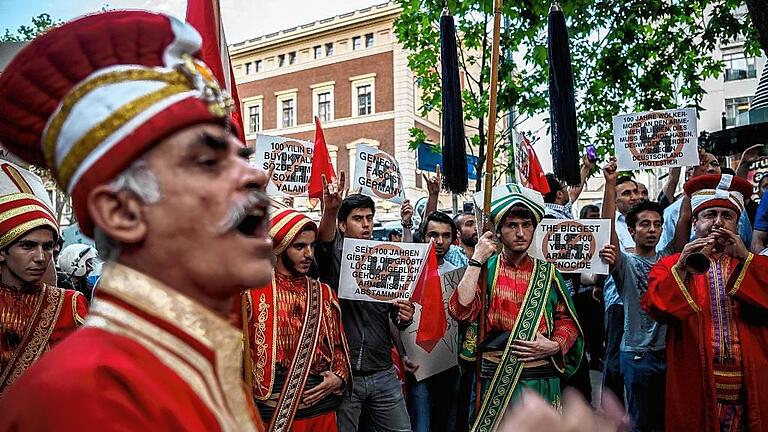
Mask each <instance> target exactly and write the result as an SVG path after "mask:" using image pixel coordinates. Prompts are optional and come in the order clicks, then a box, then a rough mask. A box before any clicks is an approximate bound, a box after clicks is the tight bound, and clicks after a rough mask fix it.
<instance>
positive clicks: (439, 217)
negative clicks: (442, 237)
mask: <svg viewBox="0 0 768 432" xmlns="http://www.w3.org/2000/svg"><path fill="white" fill-rule="evenodd" d="M430 222H437V223H442V224H448V225H450V227H451V240H452V241H453V240H456V231H457V230H456V224H455V223H453V219H452V218H451V217H450V216H448V215H447V214H446V213H443V212H441V211H439V210H437V211H433V212H432V213H430V214H429V215H428V216H427V219H425V220H424V226H423V227H422V228H421V235H422V236H423V237H424V239H425V240H426V238H427V226H428V225H429V223H430Z"/></svg>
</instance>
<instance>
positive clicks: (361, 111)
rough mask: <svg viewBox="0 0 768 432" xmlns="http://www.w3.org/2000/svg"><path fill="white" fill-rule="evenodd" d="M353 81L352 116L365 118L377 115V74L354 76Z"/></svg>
mask: <svg viewBox="0 0 768 432" xmlns="http://www.w3.org/2000/svg"><path fill="white" fill-rule="evenodd" d="M349 80H350V81H352V95H351V96H352V116H353V117H357V116H364V115H370V114H374V113H376V74H375V73H370V74H366V75H359V76H353V77H350V78H349Z"/></svg>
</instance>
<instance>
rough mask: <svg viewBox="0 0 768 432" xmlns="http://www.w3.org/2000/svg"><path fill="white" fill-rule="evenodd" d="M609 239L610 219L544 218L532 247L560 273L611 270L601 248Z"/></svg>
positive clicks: (535, 252) (606, 271)
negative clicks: (602, 256)
mask: <svg viewBox="0 0 768 432" xmlns="http://www.w3.org/2000/svg"><path fill="white" fill-rule="evenodd" d="M610 242H611V221H610V220H609V219H579V220H571V219H569V220H563V219H544V220H542V221H541V222H540V223H539V225H538V226H537V227H536V234H535V235H534V238H533V242H532V243H531V248H533V249H534V251H533V252H534V253H533V255H535V256H536V257H537V258H539V259H542V260H545V261H548V262H551V263H552V264H554V265H555V268H557V269H558V270H560V272H561V273H593V274H608V264H606V263H604V262H603V260H601V259H600V256H599V252H600V250H601V249H602V248H603V247H604V246H605V245H607V244H609V243H610Z"/></svg>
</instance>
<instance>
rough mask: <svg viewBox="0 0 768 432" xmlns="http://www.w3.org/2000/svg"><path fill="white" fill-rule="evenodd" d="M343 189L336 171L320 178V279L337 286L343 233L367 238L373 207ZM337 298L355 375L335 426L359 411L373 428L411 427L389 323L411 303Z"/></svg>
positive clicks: (344, 426) (354, 423) (399, 320)
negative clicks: (335, 177)
mask: <svg viewBox="0 0 768 432" xmlns="http://www.w3.org/2000/svg"><path fill="white" fill-rule="evenodd" d="M343 191H344V181H343V176H341V175H340V176H339V182H338V183H337V182H331V183H330V184H324V187H323V215H322V217H321V220H320V225H319V236H318V237H319V242H318V243H317V245H316V248H317V254H316V258H317V263H318V270H319V273H320V280H321V281H323V282H325V283H327V284H328V285H330V286H331V288H333V289H334V290H336V291H338V289H339V275H340V270H341V263H342V259H343V258H342V248H343V241H344V238H351V239H361V240H369V239H370V238H371V235H372V233H373V214H374V211H375V209H376V207H375V205H374V202H373V200H372V199H371V198H369V197H367V196H364V195H359V194H352V195H349V196H348V197H347V198H345V199H343V200H342V194H343ZM336 225H338V230H337V226H336ZM340 303H341V317H342V323H343V325H344V329H345V331H346V335H347V342H348V345H349V350H350V356H351V358H352V376H353V377H354V380H353V382H352V385H353V389H352V391H351V392H346V393H344V400H343V401H342V403H341V406H340V407H339V410H338V411H337V413H336V415H337V420H338V427H339V430H343V431H356V430H357V429H358V424H359V421H360V417H361V414H363V413H364V414H365V416H366V417H367V418H368V420H369V422H370V425H371V427H372V428H373V429H375V430H410V427H411V425H410V420H409V417H408V410H407V408H406V406H405V400H404V398H403V393H402V390H401V387H400V382H399V381H398V379H397V376H396V375H395V369H394V366H393V364H392V357H391V351H392V339H391V336H390V331H389V323H390V321H391V322H392V323H393V324H394V325H395V326H397V328H399V329H400V330H404V329H406V328H408V326H410V325H411V323H412V318H413V312H414V306H413V304H412V303H411V302H410V301H408V300H396V301H395V302H394V303H393V304H390V303H373V302H364V301H355V300H340Z"/></svg>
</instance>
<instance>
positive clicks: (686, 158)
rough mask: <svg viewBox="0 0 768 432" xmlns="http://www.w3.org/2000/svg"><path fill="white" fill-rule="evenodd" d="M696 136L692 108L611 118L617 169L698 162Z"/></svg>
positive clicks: (694, 112)
mask: <svg viewBox="0 0 768 432" xmlns="http://www.w3.org/2000/svg"><path fill="white" fill-rule="evenodd" d="M697 139H698V134H697V131H696V110H695V109H693V108H685V109H677V110H666V111H649V112H644V113H634V114H625V115H620V116H615V117H614V118H613V144H614V146H615V148H616V162H617V164H618V169H619V171H631V170H636V169H647V168H663V167H682V166H694V165H698V163H699V156H698V150H697Z"/></svg>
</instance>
